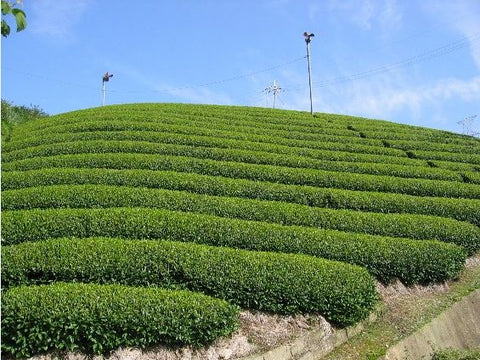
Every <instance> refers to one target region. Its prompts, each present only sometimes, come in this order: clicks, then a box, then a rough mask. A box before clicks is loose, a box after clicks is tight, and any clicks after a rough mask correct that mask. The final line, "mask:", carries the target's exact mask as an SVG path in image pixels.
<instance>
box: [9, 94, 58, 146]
mask: <svg viewBox="0 0 480 360" xmlns="http://www.w3.org/2000/svg"><path fill="white" fill-rule="evenodd" d="M1 111H2V142H3V141H7V143H8V141H9V140H10V138H11V136H12V131H13V129H14V128H15V127H16V126H17V125H20V124H24V123H26V122H29V121H31V120H37V119H41V118H44V117H47V116H48V114H47V113H45V112H44V111H43V110H42V109H40V107H38V106H36V105H34V106H32V105H31V106H30V107H27V106H18V105H13V104H11V103H10V102H8V101H6V100H4V99H2V109H1ZM2 151H3V146H2Z"/></svg>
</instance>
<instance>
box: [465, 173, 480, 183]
mask: <svg viewBox="0 0 480 360" xmlns="http://www.w3.org/2000/svg"><path fill="white" fill-rule="evenodd" d="M462 177H463V178H464V181H465V182H468V183H471V184H480V172H477V171H475V172H473V171H464V172H462Z"/></svg>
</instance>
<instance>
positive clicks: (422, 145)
mask: <svg viewBox="0 0 480 360" xmlns="http://www.w3.org/2000/svg"><path fill="white" fill-rule="evenodd" d="M388 143H389V144H390V146H392V147H395V148H398V149H402V150H423V151H442V152H451V153H465V154H468V153H478V152H480V141H479V142H478V143H477V146H467V145H458V144H444V143H438V142H425V141H409V140H389V141H388Z"/></svg>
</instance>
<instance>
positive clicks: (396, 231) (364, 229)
mask: <svg viewBox="0 0 480 360" xmlns="http://www.w3.org/2000/svg"><path fill="white" fill-rule="evenodd" d="M64 207H66V208H109V207H148V208H164V209H168V210H178V211H185V212H199V213H203V214H211V215H216V216H222V217H231V218H238V219H245V220H256V221H266V222H273V223H280V224H284V225H301V226H312V227H319V228H325V229H333V230H341V231H349V232H358V233H366V234H376V235H384V236H394V237H407V238H412V239H435V240H440V241H444V242H451V243H454V244H457V245H460V246H463V247H465V248H466V249H467V251H468V252H469V253H474V252H475V251H476V250H477V249H480V229H479V228H478V227H477V226H475V225H472V224H469V223H466V222H459V221H456V220H452V219H447V218H441V217H433V216H425V215H410V214H381V213H371V212H363V211H352V210H335V209H325V208H314V207H310V206H305V205H298V204H289V203H284V202H272V201H261V200H251V199H241V198H236V197H219V196H208V195H201V194H192V193H189V192H185V191H171V190H163V189H146V188H131V187H118V186H100V185H64V186H50V187H35V188H28V189H21V190H9V191H4V192H3V194H2V209H5V210H16V209H29V208H64Z"/></svg>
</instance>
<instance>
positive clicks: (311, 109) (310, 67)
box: [303, 31, 315, 115]
mask: <svg viewBox="0 0 480 360" xmlns="http://www.w3.org/2000/svg"><path fill="white" fill-rule="evenodd" d="M303 36H304V37H305V43H306V44H307V63H308V84H309V86H310V114H312V115H313V96H312V66H311V64H310V41H312V37H314V36H315V35H314V34H312V33H307V32H306V31H305V32H304V33H303Z"/></svg>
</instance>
